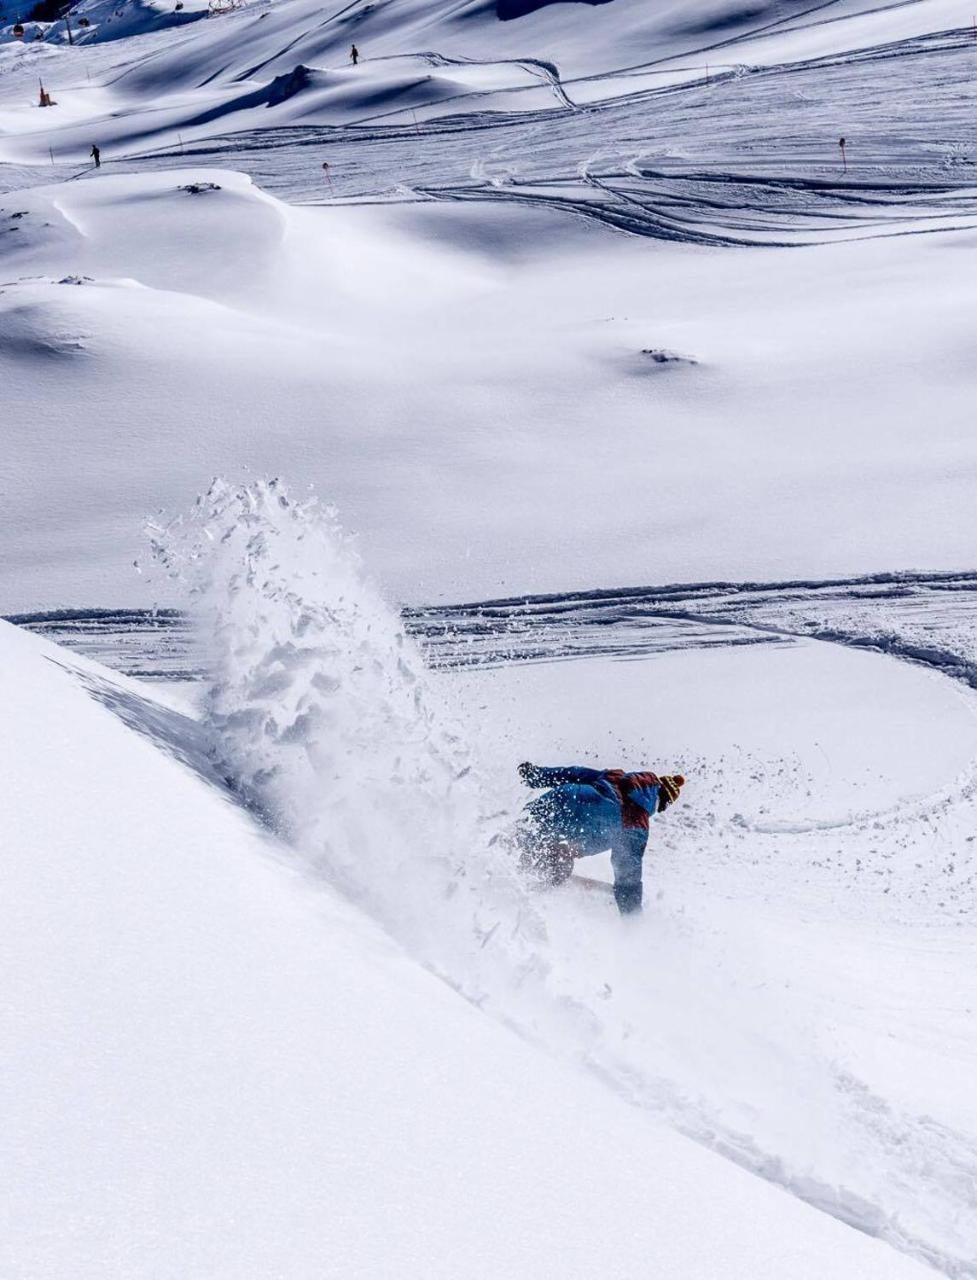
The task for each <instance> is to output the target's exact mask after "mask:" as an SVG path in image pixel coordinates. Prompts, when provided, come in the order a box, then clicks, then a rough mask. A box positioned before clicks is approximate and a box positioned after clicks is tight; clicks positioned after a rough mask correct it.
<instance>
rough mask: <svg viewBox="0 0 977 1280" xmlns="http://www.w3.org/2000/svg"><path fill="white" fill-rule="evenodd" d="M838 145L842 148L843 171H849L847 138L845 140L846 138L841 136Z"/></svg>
mask: <svg viewBox="0 0 977 1280" xmlns="http://www.w3.org/2000/svg"><path fill="white" fill-rule="evenodd" d="M838 146H839V147H840V149H841V163H842V165H843V166H844V168H843V170H842V172H843V173H847V172H848V160H847V157H846V156H845V140H844V138H839V139H838Z"/></svg>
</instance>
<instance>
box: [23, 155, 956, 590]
mask: <svg viewBox="0 0 977 1280" xmlns="http://www.w3.org/2000/svg"><path fill="white" fill-rule="evenodd" d="M201 181H203V182H211V183H214V184H217V185H219V186H220V188H221V189H220V190H219V191H203V192H202V193H198V194H191V193H189V192H188V191H186V190H185V188H186V187H188V186H192V185H194V184H195V183H199V182H201ZM0 209H2V210H3V212H2V213H0V225H2V226H4V227H6V228H8V229H7V230H6V231H5V233H4V235H3V238H2V243H3V245H4V254H5V259H4V260H5V266H6V276H5V279H6V281H7V283H6V285H5V287H4V288H3V291H2V293H0V332H2V334H3V339H4V341H3V346H2V349H0V370H2V378H3V386H4V396H5V403H6V405H7V407H8V412H9V421H10V423H11V430H10V433H9V434H8V447H7V449H6V450H5V451H4V454H3V456H2V458H0V475H2V477H3V483H4V488H5V491H6V494H7V502H8V507H7V510H8V513H9V515H10V523H9V530H8V533H7V535H6V546H5V555H4V558H3V564H2V567H0V582H2V587H0V601H2V607H3V609H4V611H5V612H10V611H14V610H18V609H24V608H44V607H53V606H56V605H75V604H78V603H79V602H84V603H105V604H112V605H118V604H122V603H130V602H132V603H140V604H144V603H151V602H153V601H154V600H155V599H157V597H156V596H155V595H153V594H152V590H151V589H150V588H148V587H147V586H146V585H145V583H144V582H143V581H142V580H140V579H139V577H138V576H137V575H135V574H133V573H132V571H131V564H132V561H133V560H135V559H136V558H138V556H139V555H140V553H141V551H142V549H143V541H142V534H141V526H142V523H143V520H144V517H145V516H146V514H147V513H149V512H151V511H153V510H154V509H156V508H158V507H164V508H167V509H169V510H171V511H172V510H179V509H181V508H182V507H183V506H185V505H186V504H187V503H188V502H190V501H191V500H192V499H193V497H194V496H195V494H196V493H197V491H198V490H199V488H200V487H201V484H202V483H204V482H205V481H206V479H207V477H208V476H209V475H211V474H215V473H230V474H238V475H239V474H241V470H242V468H250V469H251V470H252V471H253V473H255V474H258V475H268V474H278V473H282V474H284V475H285V476H286V477H287V478H289V479H290V480H291V481H292V483H293V484H299V485H301V484H305V483H313V484H315V485H317V486H318V487H319V490H320V491H321V492H323V493H324V494H326V495H328V496H329V497H330V498H331V499H332V500H335V501H337V502H338V503H339V504H340V505H341V508H342V511H343V515H344V517H345V519H346V521H347V524H348V525H349V526H350V527H352V528H355V529H356V530H357V532H358V533H359V534H360V536H361V538H362V540H363V546H364V550H365V552H366V554H367V557H368V559H369V562H370V564H371V566H372V567H373V568H374V570H375V571H377V572H378V573H380V574H381V576H382V577H383V579H384V580H385V581H386V582H387V583H388V584H389V585H390V586H391V587H392V588H393V589H394V591H395V592H396V594H397V595H398V596H399V597H400V598H402V599H404V598H406V599H412V600H415V601H416V600H422V601H423V600H431V599H435V598H438V597H441V598H444V597H445V596H446V595H447V596H448V598H451V597H454V598H456V599H457V598H468V599H473V598H478V597H480V596H481V597H485V596H500V595H511V594H513V593H516V592H519V591H523V590H533V589H537V590H558V589H565V588H590V587H593V586H595V585H624V584H639V583H643V582H644V583H648V582H667V581H690V580H695V579H702V578H707V579H708V578H717V577H720V578H723V577H724V578H733V579H735V578H743V577H748V576H750V577H768V578H776V577H786V576H790V575H791V574H795V573H798V572H802V573H808V574H818V575H821V576H825V575H828V574H833V573H844V572H849V571H852V570H855V571H866V570H869V571H875V570H878V569H884V568H893V569H898V568H906V567H910V566H913V567H925V568H946V567H952V566H959V565H966V564H968V563H969V562H970V558H971V546H972V539H971V537H970V532H969V530H970V511H971V506H972V477H973V474H974V469H975V467H977V454H975V444H974V437H973V433H972V432H971V431H970V429H969V425H968V424H969V421H970V405H971V403H972V399H973V395H974V391H975V382H974V377H975V375H974V364H973V361H972V360H971V358H970V349H969V346H968V343H967V339H966V334H967V332H968V331H969V329H970V328H972V327H973V326H974V325H975V324H977V309H975V306H977V304H975V302H974V296H973V290H972V289H971V288H970V287H969V281H968V277H967V274H966V272H963V271H961V269H960V264H961V263H962V262H965V261H966V260H967V257H968V254H969V253H970V252H971V244H970V238H969V237H968V236H960V237H956V238H946V239H944V238H939V237H934V238H928V237H917V238H910V239H894V240H889V241H884V242H881V241H880V242H874V243H872V244H862V245H858V244H856V245H839V246H830V247H823V248H820V249H818V250H817V252H816V253H815V252H803V253H802V252H797V251H770V252H767V253H764V254H762V255H758V256H755V257H754V256H752V255H743V254H739V253H737V254H730V253H723V252H721V251H719V250H714V249H713V250H706V249H696V248H693V247H689V246H681V247H677V248H675V249H674V250H668V251H667V252H666V251H664V250H662V249H660V248H658V247H656V246H654V245H649V244H648V243H647V242H646V241H644V240H641V239H637V238H620V237H611V236H608V235H607V234H606V233H604V232H601V231H600V230H596V229H591V228H587V227H580V226H579V225H578V224H577V223H575V222H570V221H567V220H562V219H558V218H556V217H553V216H548V215H546V214H544V213H536V214H533V213H525V212H520V213H517V214H515V215H513V214H510V213H509V212H508V210H506V209H504V208H503V209H500V208H498V207H497V206H493V208H492V209H489V210H488V211H481V210H480V211H478V212H477V213H476V212H475V211H472V210H470V209H469V207H468V206H462V207H455V206H452V207H444V206H440V205H439V206H432V207H430V208H426V207H423V208H415V209H413V210H412V211H410V212H407V211H387V210H375V209H374V210H365V209H361V208H356V209H337V210H328V211H319V210H302V209H296V208H294V207H290V206H288V205H285V204H283V203H281V202H279V201H276V200H274V199H272V198H270V197H268V196H267V195H265V194H263V193H262V192H261V191H260V190H258V189H256V188H255V187H253V186H252V185H250V184H249V183H248V182H247V181H245V180H244V179H242V178H240V177H235V176H232V175H229V174H227V173H226V172H223V171H219V170H210V171H207V172H200V171H192V170H184V171H177V172H165V173H161V174H157V175H153V176H149V175H139V176H125V177H118V176H113V175H111V174H106V173H104V172H103V174H102V175H100V176H99V180H98V182H97V183H96V182H83V183H82V182H80V183H69V184H66V185H55V186H53V187H49V188H42V189H36V190H33V191H29V192H24V193H20V194H18V195H16V196H14V197H10V196H8V197H6V198H4V199H3V201H2V202H0ZM18 215H20V216H18ZM72 281H79V283H71V282H72ZM65 282H68V283H65ZM800 299H803V306H798V305H797V302H798V300H800ZM652 350H658V351H662V350H664V351H666V352H672V353H675V354H676V355H677V356H681V357H685V361H684V362H683V360H682V359H676V360H672V361H671V362H668V363H659V362H658V361H656V360H655V359H654V358H653V357H652V356H650V355H648V354H644V353H646V352H648V351H652ZM689 361H695V362H697V363H689ZM924 416H925V421H926V442H925V447H923V445H922V443H921V434H920V433H921V431H922V424H923V418H924ZM591 460H593V463H594V464H593V465H591ZM25 481H26V482H25ZM35 482H36V483H42V484H43V492H44V495H45V497H44V500H43V501H40V502H39V501H38V493H37V489H36V487H35ZM69 530H70V533H69V534H68V535H67V536H66V531H69ZM785 534H789V536H786V537H785ZM153 590H155V588H154V589H153Z"/></svg>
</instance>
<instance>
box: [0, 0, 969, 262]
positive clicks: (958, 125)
mask: <svg viewBox="0 0 977 1280" xmlns="http://www.w3.org/2000/svg"><path fill="white" fill-rule="evenodd" d="M831 7H832V5H831V3H828V4H825V5H819V6H815V7H814V8H812V9H811V10H809V11H808V12H807V15H806V20H805V15H798V14H794V15H791V16H789V17H786V18H782V19H780V20H779V21H778V22H776V23H773V24H771V27H770V29H771V30H778V31H783V30H789V31H797V30H801V29H802V28H804V27H806V26H816V25H818V24H825V23H831V22H832V21H837V22H843V21H844V18H842V17H840V16H839V17H835V18H832V16H831V14H830V12H827V11H830V9H831ZM898 7H900V6H898V5H896V6H879V7H878V8H879V9H880V10H883V9H890V8H898ZM344 12H345V10H340V12H339V13H338V14H335V15H332V17H330V18H327V19H325V24H328V23H329V22H330V21H332V20H333V19H334V18H340V17H341V16H342V14H343V13H344ZM865 12H868V11H862V14H864V13H865ZM319 25H320V26H321V25H324V23H321V22H320V24H319ZM763 30H766V29H765V28H764V29H760V30H753V31H750V32H744V33H740V34H737V35H734V36H732V37H730V38H728V39H726V40H723V41H719V42H716V43H714V44H711V45H704V46H700V47H698V48H693V49H690V50H689V51H688V52H687V53H686V54H684V55H682V56H679V57H676V56H675V55H670V56H669V57H667V58H663V59H662V60H661V62H660V63H655V62H653V63H646V64H642V65H639V66H635V67H626V68H622V69H620V70H613V71H608V72H606V73H603V74H602V75H600V76H586V77H579V78H577V79H573V78H571V79H566V78H561V76H560V73H559V69H558V68H557V67H555V66H553V65H552V64H550V63H547V62H544V61H540V60H538V59H531V58H522V59H509V60H505V59H503V60H501V61H498V62H496V63H494V64H491V65H494V66H506V65H511V66H514V67H519V68H521V69H522V70H523V71H525V72H527V73H528V74H529V75H530V77H531V79H532V80H534V81H535V80H538V81H541V82H542V83H543V84H545V85H546V86H548V87H549V88H550V89H551V90H552V92H553V94H555V96H556V101H555V102H552V103H550V104H548V105H547V107H546V108H545V109H533V110H527V111H524V112H520V111H518V110H514V109H504V110H503V109H498V108H493V107H492V106H491V105H489V106H488V109H485V108H483V107H482V106H480V103H481V102H482V100H483V99H485V98H486V97H487V98H488V99H489V104H490V103H491V98H492V94H491V92H490V91H482V90H473V91H472V92H470V93H462V94H459V95H457V96H455V97H453V98H451V99H450V100H448V101H447V104H446V102H445V101H441V102H440V103H439V104H438V106H437V114H436V115H434V116H430V115H428V114H426V113H425V111H424V109H423V107H422V108H421V109H420V111H419V112H418V111H415V110H412V109H409V108H405V107H401V106H398V105H397V104H396V103H394V104H393V105H392V106H387V107H385V108H384V109H383V110H382V111H381V112H379V113H377V114H374V115H372V116H371V115H369V114H365V115H363V116H362V117H361V118H358V119H356V120H355V121H354V122H353V123H351V124H343V125H334V126H327V125H291V126H290V125H287V124H276V125H272V126H269V127H267V128H265V127H263V128H258V129H256V128H253V127H241V128H240V129H239V130H237V131H235V132H232V133H225V134H221V133H220V132H219V131H217V130H216V123H215V124H214V130H215V131H214V132H208V131H207V130H206V129H204V130H203V136H196V137H194V136H193V135H192V134H191V136H189V137H187V138H186V139H185V140H182V142H181V145H180V146H178V147H174V146H172V145H168V144H165V145H163V146H159V145H153V143H152V141H151V137H148V138H147V141H146V142H145V143H144V144H143V145H142V146H140V147H139V148H137V149H131V147H130V149H128V151H123V152H122V154H113V156H112V167H113V170H115V171H119V170H121V171H126V170H134V171H138V170H145V169H151V170H159V169H164V168H174V167H178V168H185V167H186V165H187V164H188V163H192V162H194V161H197V162H199V163H202V164H206V165H208V166H213V165H226V166H229V167H232V168H234V169H239V170H242V171H244V172H246V173H248V174H250V175H251V177H252V178H253V179H254V180H255V181H256V182H257V183H258V184H259V185H260V186H261V187H263V188H264V189H266V190H268V191H270V192H272V193H274V194H275V195H278V196H280V197H282V198H285V199H287V200H290V201H293V202H300V203H346V202H354V203H359V202H363V201H367V202H371V201H375V200H382V201H403V200H405V199H407V200H431V199H434V200H474V201H484V200H505V201H510V202H521V203H526V204H531V205H542V206H545V207H550V208H555V209H562V210H564V211H565V212H567V213H569V214H572V215H576V216H582V217H585V218H590V219H597V220H599V221H601V222H602V223H605V224H606V225H609V226H611V227H614V228H616V229H618V230H621V231H625V232H628V233H632V234H637V235H643V236H650V237H654V238H659V239H666V240H674V241H684V242H689V243H698V244H712V245H803V244H815V243H823V242H829V241H839V240H851V239H860V238H871V237H876V236H886V235H897V234H922V233H926V232H935V231H948V230H959V229H961V228H970V227H974V226H977V170H975V166H977V144H975V140H974V134H973V126H972V121H973V117H974V112H975V109H977V75H975V71H977V39H975V36H974V31H973V29H972V28H971V27H960V28H957V29H954V30H946V31H938V32H933V33H931V34H927V35H917V36H913V37H911V38H907V39H903V40H897V41H892V42H889V43H883V44H880V45H877V46H874V47H867V48H856V49H853V50H851V51H849V52H846V53H832V54H829V55H826V56H821V57H813V58H810V59H807V60H803V61H797V62H787V63H782V64H774V65H763V66H751V65H747V64H744V65H736V64H730V63H726V64H722V65H719V64H716V65H713V66H711V67H709V70H708V74H705V70H706V67H707V66H708V57H709V56H711V55H712V54H714V53H716V52H717V51H726V52H727V53H729V52H730V51H732V53H734V54H735V52H736V49H737V47H738V46H739V45H740V44H743V43H744V42H747V41H750V40H754V39H755V38H756V37H757V35H758V34H762V31H763ZM303 38H304V37H303ZM760 45H761V46H762V39H761V41H760ZM282 52H285V50H282V51H280V52H279V56H280V54H281V53H282ZM411 56H412V57H413V58H414V59H415V60H416V59H422V60H425V61H426V62H427V63H428V64H429V65H431V66H432V68H435V69H449V70H450V68H452V67H456V68H462V67H465V66H479V65H490V64H479V63H474V62H472V61H471V60H466V59H461V58H449V57H446V56H444V55H441V54H438V53H435V52H422V53H417V54H414V55H411ZM690 58H691V59H693V60H695V59H704V60H705V61H703V62H702V65H701V68H699V69H698V70H696V68H695V67H693V69H692V71H691V72H687V73H686V76H685V79H684V80H683V79H680V80H679V82H677V83H674V82H673V83H662V84H661V85H659V86H657V87H656V86H654V85H652V86H651V87H648V86H647V85H645V86H644V87H642V88H640V89H637V90H634V91H631V92H627V91H621V92H618V93H617V94H616V96H607V95H610V94H612V93H614V91H615V86H616V87H618V88H620V87H621V86H622V85H625V84H626V82H627V80H628V79H629V78H635V77H642V78H643V79H644V80H647V78H648V76H649V75H652V74H657V73H658V72H659V71H660V72H661V75H662V76H663V77H665V76H666V74H667V75H670V76H672V77H674V76H675V75H676V74H677V73H676V71H675V68H676V67H677V66H678V67H684V66H685V64H686V63H687V62H688V59H690ZM385 61H389V62H394V61H396V60H395V59H383V58H380V59H377V60H376V62H377V63H383V62H385ZM260 70H261V67H255V68H252V73H253V74H257V73H258V72H260ZM25 71H26V74H27V75H31V74H33V69H32V68H25ZM700 71H701V72H702V74H700ZM8 74H16V73H15V72H8ZM690 76H691V78H689V77H690ZM619 82H620V83H619ZM595 86H596V87H595ZM585 89H586V92H584V90H585ZM505 92H506V95H507V97H509V96H511V95H517V96H518V95H519V94H520V93H524V92H535V90H534V89H533V88H532V86H524V87H523V88H522V89H520V88H519V87H515V88H512V89H507V90H506V91H505ZM575 94H576V97H575V96H574V95H575ZM591 94H592V95H593V100H591ZM219 117H220V112H217V113H216V120H219ZM249 123H250V122H249ZM147 127H149V126H147ZM152 127H157V126H152ZM842 135H844V136H845V138H846V140H847V162H848V163H847V171H845V170H844V169H843V165H842V160H841V154H840V151H839V147H838V139H839V136H842ZM325 157H328V160H329V164H330V171H329V183H328V186H327V185H326V184H325V183H324V179H323V174H322V168H321V162H322V160H323V158H325ZM52 176H54V177H55V178H67V179H74V178H77V177H86V176H87V173H86V171H85V170H75V169H73V168H72V169H68V168H67V167H65V166H62V165H60V164H59V165H56V166H55V167H54V168H53V169H52V168H48V167H46V166H40V165H38V166H37V167H35V168H34V169H33V170H25V168H24V167H23V166H14V165H10V166H4V165H0V191H3V190H5V189H16V188H17V187H22V186H24V185H27V184H29V183H31V182H47V181H50V180H51V177H52Z"/></svg>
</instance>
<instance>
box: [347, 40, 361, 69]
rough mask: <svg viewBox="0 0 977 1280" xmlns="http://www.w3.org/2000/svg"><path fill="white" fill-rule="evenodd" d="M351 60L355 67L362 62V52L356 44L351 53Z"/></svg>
mask: <svg viewBox="0 0 977 1280" xmlns="http://www.w3.org/2000/svg"><path fill="white" fill-rule="evenodd" d="M349 59H350V62H352V64H353V66H354V67H355V66H356V64H357V63H358V62H359V60H360V51H359V49H357V47H356V45H355V44H354V45H353V46H352V48H351V49H350V51H349Z"/></svg>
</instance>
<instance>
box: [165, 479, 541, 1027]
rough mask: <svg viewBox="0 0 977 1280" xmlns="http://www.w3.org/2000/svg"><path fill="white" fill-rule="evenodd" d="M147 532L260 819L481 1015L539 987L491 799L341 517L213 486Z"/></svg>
mask: <svg viewBox="0 0 977 1280" xmlns="http://www.w3.org/2000/svg"><path fill="white" fill-rule="evenodd" d="M149 532H150V536H151V541H152V548H153V554H154V557H155V559H156V560H157V562H158V563H159V564H161V565H162V566H163V567H164V568H165V569H166V571H167V572H168V573H169V574H171V575H172V576H175V577H177V578H179V579H181V580H182V581H183V582H184V584H185V585H186V587H187V588H188V590H189V592H190V594H191V596H192V598H193V600H194V601H195V605H196V614H197V617H198V619H199V622H200V624H201V628H202V634H203V636H204V640H205V644H206V646H207V648H208V649H209V653H208V655H207V657H208V660H209V666H210V671H211V680H210V684H209V688H208V692H207V696H206V711H205V715H206V723H207V726H208V729H209V732H210V735H211V740H212V743H213V752H214V755H215V758H216V760H217V763H218V764H219V765H220V767H221V768H222V769H223V770H224V772H225V773H226V774H228V775H229V777H231V778H232V779H233V780H234V785H235V786H236V788H237V789H238V791H239V792H240V794H241V795H242V796H243V797H244V798H245V799H246V800H247V802H248V803H249V804H250V805H251V806H252V807H253V808H254V809H255V810H256V811H258V812H259V813H260V814H261V815H262V816H263V818H264V819H265V821H266V822H268V823H269V824H270V825H271V826H272V827H273V828H274V829H275V831H276V832H277V833H278V834H279V835H281V836H282V837H283V838H284V839H286V840H287V841H289V842H290V844H291V845H292V846H293V847H294V848H295V849H296V850H297V851H299V853H300V854H301V856H302V858H303V859H304V861H305V862H306V864H307V865H308V867H309V868H310V869H311V870H312V871H313V872H314V873H316V874H317V875H320V876H321V877H323V878H325V879H326V880H328V881H329V882H331V883H332V884H333V885H334V886H335V887H336V888H338V889H339V890H340V891H341V892H342V893H344V894H345V895H346V896H347V897H348V898H350V899H351V900H353V901H354V902H356V903H357V904H358V905H360V906H361V907H362V908H363V909H364V910H366V911H367V912H368V913H369V914H371V915H373V916H374V917H375V918H377V919H378V920H379V921H380V922H381V923H382V924H383V925H384V927H385V928H386V929H387V930H388V931H389V932H390V933H391V934H392V935H394V936H395V937H396V938H397V939H398V940H399V941H400V942H401V943H402V944H403V945H405V947H407V949H408V950H409V951H410V952H411V953H412V954H414V955H415V956H416V957H417V958H418V959H419V960H421V961H422V963H424V964H426V965H427V966H428V967H429V968H431V969H433V970H434V971H436V972H437V973H439V974H440V975H441V976H442V977H444V978H445V979H447V980H448V981H449V982H450V983H451V984H452V985H453V986H455V987H456V988H457V989H459V990H460V991H462V993H463V994H464V995H466V996H467V997H468V998H469V999H472V1000H474V1001H476V1002H478V1003H481V1002H483V1001H484V1000H486V999H487V998H489V997H490V995H491V994H492V993H493V992H494V993H496V994H497V995H500V996H501V992H502V988H505V989H506V993H507V996H509V995H511V989H512V988H513V986H519V985H521V984H524V983H526V982H527V980H529V979H530V978H532V979H533V980H536V979H541V978H542V977H543V975H544V972H545V969H546V965H545V964H544V962H543V959H542V954H543V949H544V943H545V930H544V929H543V927H542V924H541V920H540V917H539V915H538V913H537V912H536V910H535V908H534V905H533V903H532V901H531V899H530V897H529V895H528V893H527V891H526V889H525V887H524V886H523V884H522V882H521V881H520V880H519V879H518V876H517V874H516V871H515V868H514V866H513V865H512V863H511V860H510V859H509V858H508V857H507V856H506V855H505V853H504V852H502V851H501V849H499V848H498V846H497V845H495V844H493V842H492V835H493V832H492V830H491V824H490V823H488V822H487V821H486V820H485V818H484V817H483V811H482V805H481V797H482V795H483V794H486V793H487V789H486V788H483V787H482V786H481V785H480V783H479V779H478V773H477V769H476V766H475V762H474V760H473V759H472V756H471V754H470V752H469V750H468V749H467V747H466V746H465V744H464V742H463V740H462V736H461V734H460V733H459V731H458V729H457V728H456V727H455V725H454V723H453V721H452V717H451V713H450V710H449V708H448V706H447V703H446V701H445V698H444V696H443V695H442V692H441V690H440V688H438V687H437V684H436V677H434V676H432V675H431V674H430V673H429V672H428V671H427V669H426V668H425V666H424V662H423V659H422V657H421V655H420V653H419V652H418V650H417V649H416V647H415V645H414V643H413V642H412V641H411V640H410V639H409V638H408V637H407V636H406V635H405V633H404V630H403V627H402V625H401V621H400V616H399V614H398V612H397V611H396V610H394V609H392V608H391V607H390V606H389V605H387V604H386V603H385V602H384V601H383V600H382V598H381V597H380V595H379V593H378V592H377V590H376V589H375V588H374V587H373V586H372V584H371V583H370V582H369V581H368V579H367V577H366V575H365V573H364V571H363V569H362V566H361V564H360V561H359V557H358V555H357V553H356V550H355V548H354V546H353V543H352V540H351V539H350V538H349V537H348V536H347V535H346V534H345V533H344V532H343V530H342V529H341V527H340V525H339V522H338V520H337V518H336V514H335V512H334V511H333V510H332V509H330V508H329V507H327V506H325V505H323V504H322V503H320V502H318V501H317V500H315V499H311V500H308V501H304V502H293V501H292V500H291V498H290V497H289V496H288V494H287V493H286V491H285V488H284V486H283V485H282V484H281V483H280V482H278V481H274V480H273V481H270V482H256V483H253V484H249V485H244V486H236V485H231V484H226V483H224V482H223V481H215V482H214V484H213V485H212V486H211V488H210V490H209V491H208V492H207V493H206V494H204V495H203V496H202V497H201V498H199V499H198V501H197V504H196V506H195V507H194V509H193V510H192V511H191V512H190V513H189V514H188V515H186V516H183V517H180V518H178V519H176V520H174V521H172V522H171V523H169V524H167V525H165V526H163V525H159V524H155V525H152V526H151V527H150V529H149ZM530 985H532V982H530Z"/></svg>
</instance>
